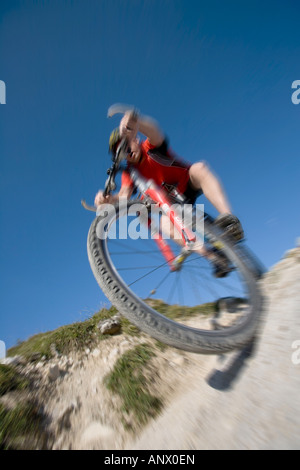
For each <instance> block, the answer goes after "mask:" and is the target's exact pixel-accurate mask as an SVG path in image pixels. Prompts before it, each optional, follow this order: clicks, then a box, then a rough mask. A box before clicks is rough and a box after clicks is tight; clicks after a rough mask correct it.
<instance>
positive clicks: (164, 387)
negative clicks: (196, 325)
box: [0, 248, 300, 450]
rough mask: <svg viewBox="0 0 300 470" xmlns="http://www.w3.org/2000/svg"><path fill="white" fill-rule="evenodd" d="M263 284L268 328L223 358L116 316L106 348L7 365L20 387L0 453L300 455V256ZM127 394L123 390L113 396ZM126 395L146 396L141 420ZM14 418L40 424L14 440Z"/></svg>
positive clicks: (13, 394)
mask: <svg viewBox="0 0 300 470" xmlns="http://www.w3.org/2000/svg"><path fill="white" fill-rule="evenodd" d="M261 284H262V289H263V292H264V296H265V307H264V316H263V322H262V325H261V329H260V331H259V335H258V337H257V338H256V340H255V342H254V343H253V344H252V345H251V346H249V347H248V348H245V349H244V350H243V351H235V352H232V353H230V354H227V355H223V356H202V355H197V354H192V353H187V352H182V351H178V350H175V349H172V348H169V347H163V345H160V344H158V343H157V342H156V341H153V340H152V339H151V338H149V337H146V335H143V334H132V333H131V332H130V330H124V328H123V329H121V331H119V330H118V328H119V322H118V320H119V319H118V317H117V318H116V317H115V316H111V317H110V319H109V320H108V321H105V322H104V323H103V321H102V322H101V324H99V325H98V329H99V330H100V331H101V334H102V335H103V336H104V335H105V334H106V332H105V328H110V331H109V333H110V334H109V335H106V337H105V340H103V341H101V342H100V341H98V342H97V341H94V342H88V343H87V345H86V346H85V347H83V348H80V349H79V348H78V349H73V350H71V351H69V352H68V353H61V352H59V351H57V349H56V345H55V343H53V344H51V353H50V354H49V355H44V356H41V355H39V354H37V355H36V357H32V356H31V357H30V360H29V359H28V357H27V358H25V357H24V355H22V354H18V355H14V356H13V357H11V358H7V359H5V360H3V361H2V363H4V365H2V366H0V367H2V368H3V367H4V369H2V375H3V374H8V369H9V372H10V373H11V372H12V371H13V372H12V373H13V374H15V376H14V378H13V379H12V378H9V380H7V381H6V383H8V384H11V383H12V382H14V383H15V386H9V385H6V389H5V387H4V385H3V384H2V393H1V395H2V396H1V398H0V446H2V447H3V448H33V449H38V448H46V449H111V450H121V449H127V450H128V449H131V450H133V449H150V450H151V449H153V450H157V449H159V450H161V449H169V450H172V449H173V450H174V449H176V450H193V449H299V448H300V435H299V427H300V399H299V390H300V289H299V285H300V248H296V249H293V250H290V251H289V252H288V253H286V254H285V256H284V257H283V259H282V260H281V261H280V262H279V263H278V264H277V265H276V266H274V268H273V269H271V270H270V272H269V273H267V274H266V275H265V277H264V279H262V281H261ZM191 321H195V319H193V320H191ZM101 328H102V330H101ZM132 352H134V353H135V356H131V360H132V358H133V357H134V358H135V359H136V358H137V359H138V360H137V361H136V363H135V364H136V366H135V369H132V371H131V372H130V374H129V375H130V378H129V379H128V380H129V383H128V388H127V389H126V390H125V392H124V394H123V395H121V394H120V393H116V392H115V390H116V388H114V385H113V378H112V375H111V374H112V372H113V371H114V370H115V368H116V366H118V367H119V369H117V370H119V371H121V370H123V369H124V368H125V365H126V364H128V363H126V361H125V359H126V358H127V359H128V358H129V355H130V354H132ZM122 360H123V362H122ZM143 361H144V362H143ZM139 365H140V366H141V365H142V366H141V367H140V369H139V368H138V367H139ZM122 367H123V369H122ZM6 368H8V369H7V370H6ZM0 373H1V369H0ZM119 376H121V372H119ZM19 377H20V379H19ZM0 378H1V374H0ZM17 378H18V380H17ZM134 378H139V379H140V383H141V384H142V388H134V387H140V385H139V384H138V383H135V382H134V381H133V379H134ZM22 380H23V382H22ZM24 380H25V382H24ZM124 380H125V379H124ZM3 383H4V384H5V381H4V382H3ZM123 385H124V384H123V383H122V382H120V381H119V382H118V385H117V390H118V391H121V389H122V388H123ZM143 388H144V389H147V394H143V391H142V389H143ZM128 390H129V391H128ZM136 390H138V392H137V391H136ZM0 391H1V381H0ZM130 391H131V392H130ZM130 393H131V394H132V395H135V394H136V395H139V394H140V402H139V403H140V405H138V406H140V407H142V398H141V397H144V395H145V404H144V405H143V406H145V408H144V409H143V410H140V411H141V413H140V415H139V414H138V413H139V410H138V409H135V408H134V404H133V403H132V402H129V401H128V398H130V397H128V394H129V395H130ZM126 400H127V401H126ZM24 402H26V403H27V404H28V403H29V404H31V414H26V413H27V411H28V408H26V410H27V411H26V412H25V411H24V409H21V408H20V409H19V408H18V407H19V404H20V403H24ZM9 413H11V414H9ZM28 413H29V412H28ZM8 416H9V417H10V420H9V419H8ZM13 419H15V420H16V419H18V420H19V422H22V419H23V420H24V421H25V422H26V423H28V422H29V421H30V420H35V426H33V429H32V432H31V430H30V432H28V433H27V431H26V432H25V431H24V430H22V429H21V430H20V429H17V431H14V432H12V430H11V429H12V427H13ZM1 420H2V421H1ZM1 428H2V429H1ZM25 428H26V426H25Z"/></svg>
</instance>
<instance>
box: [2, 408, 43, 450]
mask: <svg viewBox="0 0 300 470" xmlns="http://www.w3.org/2000/svg"><path fill="white" fill-rule="evenodd" d="M41 425H42V418H41V416H40V415H39V413H38V411H37V409H36V407H35V406H34V405H33V404H32V403H28V402H25V403H19V404H18V405H17V406H16V407H15V408H13V409H12V410H8V409H6V408H5V407H4V406H3V405H2V404H0V450H8V449H10V450H14V449H24V450H27V449H28V448H29V447H30V446H29V445H28V441H29V439H30V440H31V445H32V447H33V448H35V447H36V443H37V442H38V440H39V439H40V437H41ZM26 443H27V444H26Z"/></svg>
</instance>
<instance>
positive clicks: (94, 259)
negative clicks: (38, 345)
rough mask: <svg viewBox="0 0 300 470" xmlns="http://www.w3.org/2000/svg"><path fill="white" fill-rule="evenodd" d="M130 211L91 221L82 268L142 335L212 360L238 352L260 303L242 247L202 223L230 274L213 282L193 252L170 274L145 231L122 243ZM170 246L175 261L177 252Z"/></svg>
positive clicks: (207, 267) (116, 210)
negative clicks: (86, 268)
mask: <svg viewBox="0 0 300 470" xmlns="http://www.w3.org/2000/svg"><path fill="white" fill-rule="evenodd" d="M133 204H135V202H134V201H130V202H129V203H128V206H127V208H126V211H124V210H123V211H122V210H120V208H119V207H118V206H116V207H115V208H113V209H112V210H111V212H110V213H108V216H107V217H106V218H105V219H101V217H98V218H96V219H95V221H94V222H93V224H92V226H91V228H90V231H89V236H88V254H89V261H90V264H91V268H92V270H93V273H94V275H95V278H96V280H97V281H98V283H99V285H100V287H101V288H102V290H103V292H104V293H105V295H106V296H107V297H108V299H109V300H110V301H111V302H112V304H113V305H115V306H116V308H117V309H118V310H119V311H120V313H121V314H123V315H124V316H125V317H127V318H128V319H129V320H130V321H131V322H132V323H133V324H135V325H136V326H137V327H138V328H140V329H141V330H142V331H144V332H145V333H147V334H149V335H151V336H152V337H154V338H156V339H157V340H160V341H162V342H164V343H166V344H168V345H171V346H174V347H176V348H179V349H184V350H186V351H192V352H199V353H212V354H213V353H221V352H227V351H230V350H232V349H236V348H241V347H243V346H244V345H245V344H246V343H247V342H248V341H249V340H250V339H251V338H252V337H253V335H254V334H255V331H256V327H257V323H258V319H259V314H260V311H261V305H262V298H261V295H260V292H259V289H258V285H257V282H256V279H255V275H254V273H253V270H252V271H251V270H250V269H249V267H248V265H249V260H248V259H247V256H246V255H245V253H244V251H243V248H242V246H241V245H234V244H232V243H231V242H230V241H229V240H226V239H224V237H222V234H220V233H218V231H217V229H215V227H214V226H213V224H212V223H211V222H210V221H209V220H207V221H206V222H205V237H206V239H208V240H213V242H214V244H217V245H219V246H220V244H221V246H222V251H223V253H224V254H226V257H227V258H228V259H229V260H230V264H231V267H232V268H233V270H232V272H231V273H230V274H229V275H228V276H227V277H225V278H224V279H216V278H215V277H214V276H213V266H212V264H211V262H209V261H208V260H207V259H205V258H204V257H202V256H199V255H198V254H197V253H193V254H191V255H190V256H189V257H188V258H187V259H186V260H185V261H184V263H183V265H182V267H181V269H180V270H178V271H175V272H171V271H170V269H169V266H168V263H167V262H166V260H165V259H164V257H163V256H162V254H161V252H160V251H159V250H158V248H157V245H156V243H155V240H153V239H152V238H151V236H149V231H147V230H145V227H144V228H142V227H140V228H139V230H140V232H139V231H136V232H135V235H140V237H139V238H136V239H132V236H129V235H132V234H129V233H128V230H127V229H128V228H130V224H132V223H133V224H134V223H136V222H134V220H135V219H136V216H135V215H134V214H132V217H131V218H130V217H128V210H129V209H130V208H132V207H133ZM125 217H126V222H123V221H124V220H125V219H124V218H125ZM122 224H123V225H122ZM126 230H127V232H126ZM111 235H113V236H111ZM169 243H170V245H172V249H173V250H174V255H177V254H178V252H179V251H180V249H181V248H180V247H179V245H178V244H176V243H174V242H173V241H172V240H171V241H169Z"/></svg>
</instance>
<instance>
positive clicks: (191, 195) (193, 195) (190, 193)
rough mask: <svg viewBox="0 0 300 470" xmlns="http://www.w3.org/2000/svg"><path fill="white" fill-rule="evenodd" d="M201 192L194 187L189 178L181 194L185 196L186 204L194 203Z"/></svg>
mask: <svg viewBox="0 0 300 470" xmlns="http://www.w3.org/2000/svg"><path fill="white" fill-rule="evenodd" d="M201 194H203V191H202V189H195V188H194V187H193V185H192V183H191V180H189V181H188V184H187V187H186V190H185V191H184V193H183V195H184V196H185V197H186V199H187V200H186V201H185V202H186V204H193V205H194V204H195V202H196V200H197V198H198V197H199V196H201Z"/></svg>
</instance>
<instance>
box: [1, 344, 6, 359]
mask: <svg viewBox="0 0 300 470" xmlns="http://www.w3.org/2000/svg"><path fill="white" fill-rule="evenodd" d="M5 358H6V346H5V343H4V341H1V340H0V359H5Z"/></svg>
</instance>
